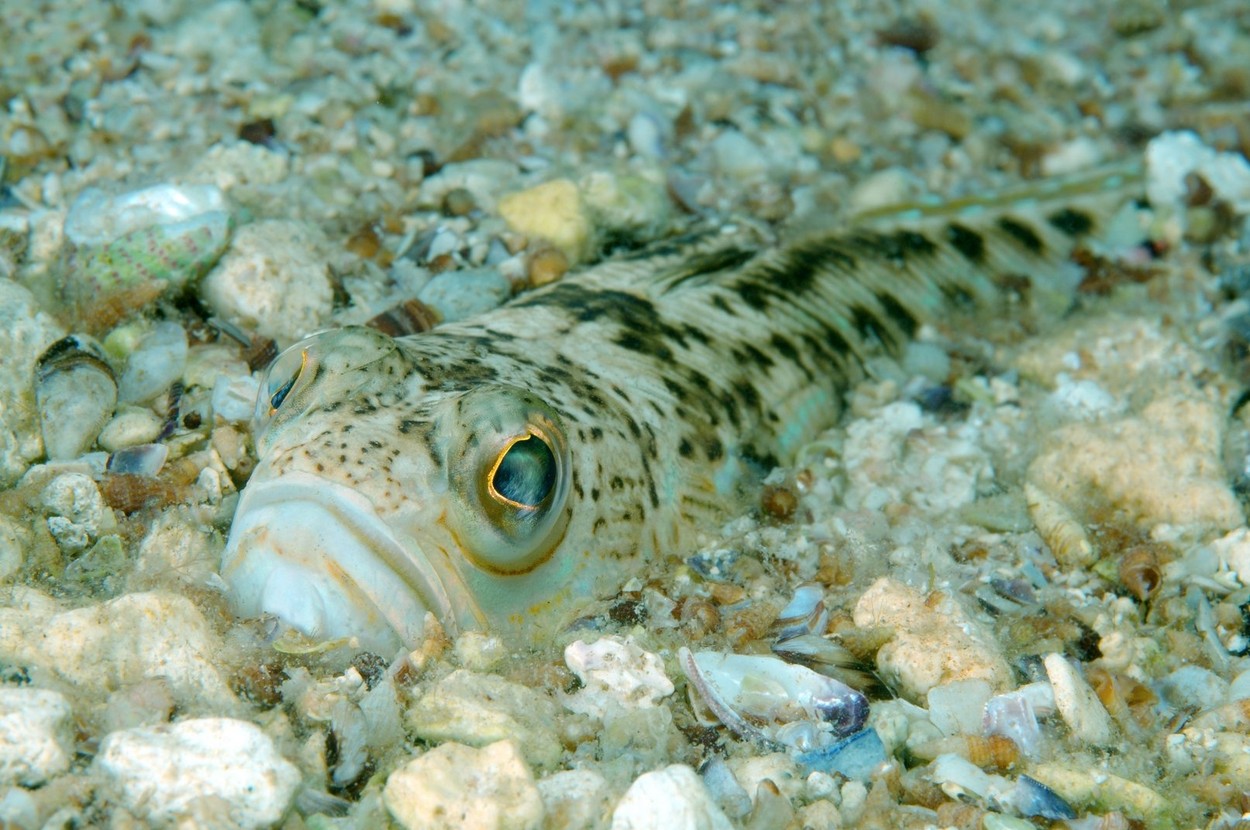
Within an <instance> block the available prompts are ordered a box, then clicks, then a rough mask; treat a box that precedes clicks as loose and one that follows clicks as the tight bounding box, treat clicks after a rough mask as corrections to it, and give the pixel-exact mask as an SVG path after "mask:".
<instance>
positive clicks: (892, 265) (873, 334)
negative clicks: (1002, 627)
mask: <svg viewBox="0 0 1250 830" xmlns="http://www.w3.org/2000/svg"><path fill="white" fill-rule="evenodd" d="M1132 178H1133V177H1132V175H1131V174H1127V173H1126V171H1124V170H1117V171H1114V172H1108V173H1103V174H1099V175H1093V176H1087V177H1085V178H1083V179H1081V180H1080V181H1079V182H1066V183H1054V184H1041V185H1034V186H1032V187H1031V188H1030V189H1029V190H1028V191H1027V192H1024V193H1021V194H1008V195H1007V196H1005V197H1000V198H999V199H997V200H994V199H970V200H966V201H964V202H962V203H958V204H948V205H944V206H940V207H930V206H923V205H916V206H912V207H911V208H910V209H908V210H900V211H895V212H890V213H886V214H882V215H879V216H871V217H864V219H863V221H862V222H860V223H857V224H856V226H855V228H854V229H852V230H849V231H845V232H841V233H834V234H819V235H814V236H809V237H807V238H804V239H801V240H799V241H797V242H794V243H792V244H789V245H786V246H783V247H781V248H778V249H776V250H767V251H762V252H760V251H756V250H753V249H752V248H751V246H749V245H744V244H741V243H740V242H736V241H733V240H732V239H727V240H726V241H722V242H716V241H715V240H713V241H712V242H708V241H707V240H706V239H705V240H703V241H701V242H699V243H697V244H696V243H692V244H690V245H683V244H679V243H675V244H673V245H670V246H668V247H666V248H663V249H653V250H651V251H649V252H648V253H647V254H646V255H645V256H642V257H637V258H634V259H626V260H621V261H613V262H608V263H605V264H603V265H600V266H598V267H595V268H592V269H590V270H587V271H585V272H583V273H580V274H576V275H572V276H570V277H568V278H566V279H565V280H564V281H562V282H559V283H556V284H554V285H551V286H548V287H546V288H543V289H538V290H535V291H531V292H528V293H526V294H523V295H521V296H520V297H518V298H517V299H515V300H514V301H512V302H511V303H509V304H507V305H505V306H502V307H500V308H499V309H497V310H495V311H493V312H490V313H488V314H485V315H482V316H480V317H478V318H476V319H474V320H471V321H467V322H462V323H456V324H451V325H445V326H441V327H439V328H436V329H435V330H433V331H430V332H428V333H424V334H420V335H415V336H412V337H405V338H398V339H392V338H390V337H388V336H386V335H383V334H380V333H378V332H375V331H373V330H370V329H362V328H351V329H343V330H339V331H332V332H328V333H324V334H321V335H317V336H315V337H313V338H310V339H309V340H306V341H304V342H303V343H301V344H298V345H297V346H295V347H293V348H292V349H291V350H288V351H287V352H286V353H284V355H282V356H280V357H279V358H278V360H277V361H275V363H274V366H273V367H272V368H271V370H270V374H269V378H268V381H267V383H266V384H265V385H264V386H263V387H262V393H261V401H260V403H259V405H258V409H259V410H260V411H259V412H258V431H257V452H258V455H259V459H260V460H259V465H258V466H257V468H256V470H255V472H254V473H253V475H252V479H251V481H250V483H249V484H248V485H247V487H246V489H245V491H244V494H243V497H242V500H241V502H240V505H239V509H238V512H237V514H236V517H235V524H234V527H233V529H232V532H231V537H230V540H229V543H228V546H227V550H226V553H225V557H224V562H223V574H224V576H225V578H226V579H227V581H228V582H229V583H230V586H231V588H232V591H233V599H234V603H235V607H236V610H237V611H238V612H239V613H240V614H243V615H247V616H253V615H259V614H262V613H269V614H274V615H276V616H278V617H280V618H281V619H283V620H284V621H285V622H287V623H288V624H290V625H292V626H294V627H296V628H298V629H300V630H302V631H304V632H305V633H306V634H309V635H311V636H314V637H318V638H326V639H330V638H338V637H346V636H354V637H357V638H358V640H359V643H360V645H362V646H364V647H367V648H371V649H374V650H379V651H393V650H394V649H395V648H397V647H399V646H401V645H404V644H409V645H410V644H411V643H412V642H413V641H414V640H415V639H416V638H418V637H419V636H420V634H421V631H422V628H423V626H424V624H425V622H424V620H425V614H426V612H432V613H434V614H435V615H436V616H437V617H439V618H440V619H441V620H442V622H443V624H444V625H445V626H446V627H447V628H448V629H450V630H451V631H453V632H455V631H459V630H464V629H467V628H474V627H479V628H480V627H486V628H491V629H494V630H498V631H500V632H501V633H504V634H505V635H508V636H511V637H514V638H516V639H518V640H521V641H525V640H536V639H539V638H542V637H545V636H547V635H549V634H550V632H551V631H552V630H553V628H554V627H555V626H558V625H560V624H561V623H563V622H565V621H567V620H568V619H569V617H570V616H571V615H573V614H574V613H576V611H577V610H578V608H579V607H581V606H584V604H585V603H586V601H587V600H588V599H590V598H594V597H597V596H603V595H605V594H607V593H609V592H611V591H612V590H614V589H617V588H619V587H620V585H621V584H623V582H624V581H625V580H626V579H627V578H628V577H629V576H630V575H633V574H635V573H637V572H638V571H639V569H640V567H641V564H642V563H644V562H645V561H646V560H647V559H648V557H651V556H653V555H655V554H657V553H667V552H678V553H682V552H689V551H690V549H691V546H692V543H693V541H692V540H693V535H694V533H695V532H696V531H697V530H699V529H707V528H708V527H709V524H710V523H711V522H714V521H715V520H716V519H717V518H723V517H725V516H727V515H730V513H729V511H731V510H732V509H734V508H735V507H740V506H741V505H742V500H743V498H744V497H745V495H747V494H749V492H750V490H751V487H750V485H751V484H752V483H753V482H755V481H757V480H758V476H759V475H761V474H763V473H766V472H767V471H768V470H769V469H770V468H772V467H773V466H774V465H777V464H784V463H787V462H788V461H790V460H791V459H792V458H793V456H794V453H795V451H796V450H797V449H798V448H799V447H800V446H802V445H803V444H804V443H806V442H808V441H810V440H811V439H812V438H813V437H814V436H815V435H816V434H817V433H818V432H819V431H820V430H822V429H824V428H826V427H828V426H829V425H830V424H831V423H832V422H833V421H834V419H835V418H836V416H837V412H838V404H839V400H840V396H841V394H842V392H843V391H844V390H845V389H846V387H847V384H848V382H851V381H853V380H854V379H855V378H856V377H857V376H858V375H859V374H860V373H861V366H862V362H863V360H864V359H865V358H866V357H867V356H869V355H870V354H871V353H872V352H873V351H874V350H879V349H881V348H882V347H884V348H885V349H887V350H897V349H898V348H900V347H901V346H902V345H903V344H904V343H905V342H906V340H907V339H908V338H909V337H910V336H911V335H912V334H913V332H914V331H915V329H916V328H917V326H918V325H920V324H921V323H922V322H924V321H928V320H934V319H936V318H937V317H938V316H939V315H940V314H942V312H943V310H944V309H949V308H951V307H952V306H955V307H959V306H968V305H972V304H977V303H982V302H987V301H991V300H992V299H993V298H994V297H995V296H996V295H998V294H999V293H1000V288H999V283H1000V282H1003V281H1009V282H1011V283H1012V284H1016V283H1019V281H1020V277H1021V276H1025V277H1028V278H1030V279H1033V280H1039V279H1045V278H1046V277H1047V275H1048V274H1053V273H1054V269H1055V268H1057V267H1059V266H1061V265H1062V264H1063V263H1065V262H1066V260H1067V257H1068V255H1069V253H1070V251H1071V249H1072V246H1073V243H1074V240H1075V239H1076V238H1077V237H1080V236H1082V235H1085V234H1087V233H1090V232H1095V231H1097V230H1098V228H1099V226H1100V225H1101V224H1102V223H1103V222H1104V221H1105V219H1106V218H1107V216H1108V214H1109V212H1110V211H1111V210H1112V209H1114V208H1115V207H1116V206H1118V205H1119V204H1120V203H1122V202H1123V200H1124V189H1125V188H1126V187H1127V186H1128V183H1130V182H1131V181H1132Z"/></svg>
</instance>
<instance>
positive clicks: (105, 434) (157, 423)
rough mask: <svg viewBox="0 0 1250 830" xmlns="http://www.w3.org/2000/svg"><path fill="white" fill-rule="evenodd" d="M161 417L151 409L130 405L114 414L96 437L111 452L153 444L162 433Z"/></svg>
mask: <svg viewBox="0 0 1250 830" xmlns="http://www.w3.org/2000/svg"><path fill="white" fill-rule="evenodd" d="M162 426H164V425H163V424H162V423H161V419H160V418H158V417H156V414H155V413H154V412H152V410H150V409H144V408H142V407H137V406H129V407H125V408H124V409H122V410H121V411H120V412H118V413H117V414H116V415H114V416H113V420H111V421H109V422H108V423H107V424H105V425H104V429H102V430H100V437H99V438H98V439H96V440H97V441H98V442H99V444H100V446H101V447H103V448H104V449H106V450H108V451H109V452H116V451H117V450H120V449H123V448H125V447H134V446H137V445H139V444H151V443H152V442H153V441H155V440H156V439H157V438H158V437H159V436H160V434H161V427H162Z"/></svg>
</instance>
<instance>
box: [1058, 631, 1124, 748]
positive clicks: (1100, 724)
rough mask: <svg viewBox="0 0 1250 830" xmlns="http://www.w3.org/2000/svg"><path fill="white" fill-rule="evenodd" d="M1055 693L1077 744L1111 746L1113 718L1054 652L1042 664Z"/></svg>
mask: <svg viewBox="0 0 1250 830" xmlns="http://www.w3.org/2000/svg"><path fill="white" fill-rule="evenodd" d="M1042 663H1043V665H1044V666H1045V667H1046V676H1047V677H1048V678H1050V685H1051V687H1052V688H1053V689H1054V691H1055V708H1056V709H1057V710H1059V716H1060V717H1061V718H1063V722H1064V723H1066V724H1067V725H1068V729H1070V730H1072V734H1073V736H1074V737H1076V739H1077V740H1079V741H1082V742H1083V743H1086V744H1091V745H1093V746H1106V745H1107V744H1108V743H1110V742H1111V738H1112V734H1113V731H1112V726H1111V716H1110V715H1109V714H1107V710H1106V708H1104V707H1103V705H1102V701H1100V700H1099V699H1098V695H1097V694H1095V692H1094V690H1093V689H1092V688H1090V685H1089V684H1088V683H1086V682H1085V678H1083V677H1081V675H1080V674H1079V673H1078V672H1077V670H1076V667H1075V666H1073V665H1072V664H1071V663H1069V662H1068V661H1067V659H1066V658H1064V656H1063V655H1062V654H1058V653H1056V652H1051V653H1050V654H1047V655H1046V657H1045V658H1044V659H1043V661H1042Z"/></svg>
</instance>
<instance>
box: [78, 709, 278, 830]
mask: <svg viewBox="0 0 1250 830" xmlns="http://www.w3.org/2000/svg"><path fill="white" fill-rule="evenodd" d="M92 767H93V768H94V769H95V770H96V771H97V772H98V773H100V774H101V775H102V776H103V778H104V779H105V780H106V781H107V782H108V784H109V785H110V786H111V787H112V788H113V789H114V790H115V791H116V794H117V797H118V800H119V802H120V803H121V804H122V806H124V807H125V808H126V809H127V810H129V811H130V812H132V813H133V814H135V815H136V816H139V817H142V818H144V819H146V820H148V821H150V822H152V823H154V824H174V823H176V822H179V821H180V820H186V819H190V820H191V821H194V820H195V819H196V817H197V814H196V813H195V812H194V811H195V808H196V805H195V802H196V801H197V800H199V799H220V800H221V801H224V802H226V803H228V804H229V805H230V819H231V820H232V821H233V822H234V824H235V825H237V826H238V827H242V828H253V827H268V826H269V825H272V824H275V823H276V822H277V821H278V820H279V819H281V818H282V815H283V813H285V812H286V809H287V807H288V806H289V805H290V803H291V799H292V798H293V797H294V796H295V788H296V787H297V786H298V785H299V782H300V773H299V770H298V769H296V768H295V765H294V764H292V763H290V762H289V761H287V760H286V759H285V758H283V757H282V756H281V755H280V754H279V753H278V751H277V749H276V748H275V747H274V745H273V741H271V740H270V739H269V736H268V735H266V734H265V733H264V732H262V731H261V730H260V728H259V727H257V726H255V725H254V724H251V723H247V722H245V721H240V720H233V719H231V718H196V719H192V720H184V721H180V722H178V723H175V724H172V725H168V726H152V727H141V728H138V729H127V730H124V731H122V732H114V733H112V734H111V735H109V736H108V737H106V738H105V739H104V742H103V743H102V744H101V745H100V753H99V754H98V755H97V756H96V759H95V761H94V762H93V764H92Z"/></svg>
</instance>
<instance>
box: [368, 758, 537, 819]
mask: <svg viewBox="0 0 1250 830" xmlns="http://www.w3.org/2000/svg"><path fill="white" fill-rule="evenodd" d="M382 798H383V801H384V802H385V803H386V809H387V810H389V811H390V813H391V815H392V816H393V817H394V818H395V821H397V822H398V823H399V824H400V825H401V826H403V827H404V828H406V829H407V830H416V828H420V829H421V830H442V828H447V829H448V830H453V828H454V830H526V828H537V827H540V826H541V825H542V821H543V802H542V798H541V797H540V796H539V794H538V787H537V786H536V785H535V784H534V776H533V774H532V773H531V772H530V769H529V767H528V766H526V764H525V761H524V759H522V758H521V753H520V750H518V749H517V746H516V744H515V743H513V742H512V741H498V742H496V743H493V744H490V745H489V746H486V747H483V748H482V749H473V748H472V747H468V746H464V745H463V744H457V743H447V744H443V745H441V746H437V747H435V748H434V749H432V750H430V751H429V752H427V753H426V754H425V755H422V756H421V757H420V758H415V759H413V760H411V761H409V762H408V763H407V764H405V765H404V766H403V767H400V768H399V769H398V770H396V771H395V772H393V773H391V775H390V777H389V778H388V779H386V788H385V789H384V790H383V791H382Z"/></svg>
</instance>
